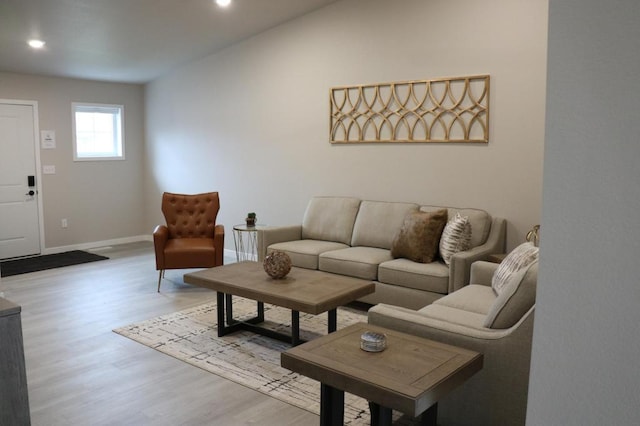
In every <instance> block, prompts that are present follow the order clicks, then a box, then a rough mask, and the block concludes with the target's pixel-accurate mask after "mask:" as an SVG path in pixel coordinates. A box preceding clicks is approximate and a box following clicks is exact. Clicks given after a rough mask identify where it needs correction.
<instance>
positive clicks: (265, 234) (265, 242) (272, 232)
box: [258, 224, 302, 262]
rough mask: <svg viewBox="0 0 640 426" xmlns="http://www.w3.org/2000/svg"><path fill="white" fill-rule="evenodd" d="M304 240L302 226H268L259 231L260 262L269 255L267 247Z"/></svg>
mask: <svg viewBox="0 0 640 426" xmlns="http://www.w3.org/2000/svg"><path fill="white" fill-rule="evenodd" d="M301 239H302V224H300V225H289V226H266V227H264V228H260V229H259V230H258V262H262V261H263V260H264V258H265V256H266V255H267V247H269V246H270V245H271V244H276V243H284V242H286V241H298V240H301Z"/></svg>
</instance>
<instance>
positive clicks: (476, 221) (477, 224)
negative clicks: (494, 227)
mask: <svg viewBox="0 0 640 426" xmlns="http://www.w3.org/2000/svg"><path fill="white" fill-rule="evenodd" d="M443 208H447V209H448V210H449V217H454V216H455V215H456V213H460V216H462V217H465V216H466V217H468V218H469V223H470V224H471V245H470V247H469V248H474V247H477V246H479V245H482V244H484V243H485V242H486V241H487V238H488V237H489V233H490V232H491V222H492V221H493V219H492V218H491V215H490V214H489V213H487V212H486V211H484V210H480V209H467V208H465V209H459V208H454V207H437V206H422V207H420V210H421V211H424V212H430V211H434V210H439V209H443Z"/></svg>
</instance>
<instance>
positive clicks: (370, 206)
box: [351, 201, 418, 249]
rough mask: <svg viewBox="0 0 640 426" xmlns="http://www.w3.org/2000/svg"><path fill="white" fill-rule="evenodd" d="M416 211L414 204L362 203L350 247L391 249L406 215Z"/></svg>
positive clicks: (416, 207) (416, 206)
mask: <svg viewBox="0 0 640 426" xmlns="http://www.w3.org/2000/svg"><path fill="white" fill-rule="evenodd" d="M412 211H418V205H417V204H414V203H393V202H385V201H362V202H361V203H360V208H359V209H358V216H357V217H356V222H355V225H354V227H353V237H352V239H351V245H352V246H354V247H356V246H365V247H377V248H382V249H391V244H392V243H393V239H394V238H395V236H396V234H397V233H398V231H399V229H400V228H401V227H402V223H403V222H404V218H405V217H406V215H407V213H409V212H412Z"/></svg>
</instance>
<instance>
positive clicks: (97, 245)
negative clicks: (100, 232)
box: [42, 235, 236, 262]
mask: <svg viewBox="0 0 640 426" xmlns="http://www.w3.org/2000/svg"><path fill="white" fill-rule="evenodd" d="M140 241H151V242H153V236H152V235H136V236H134V237H125V238H115V239H113V240H104V241H93V242H90V243H82V244H72V245H68V246H60V247H50V248H46V249H45V250H44V252H43V253H42V254H56V253H63V252H65V251H71V250H87V251H93V252H96V251H100V250H101V249H107V248H110V246H113V245H117V244H127V243H137V242H140ZM224 256H225V257H226V258H228V259H233V261H234V262H235V261H236V251H235V250H231V249H224Z"/></svg>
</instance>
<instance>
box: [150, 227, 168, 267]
mask: <svg viewBox="0 0 640 426" xmlns="http://www.w3.org/2000/svg"><path fill="white" fill-rule="evenodd" d="M167 240H169V228H167V227H166V226H165V225H158V226H156V227H155V229H154V230H153V248H154V250H155V252H156V270H157V271H159V270H161V269H164V246H165V245H166V244H167Z"/></svg>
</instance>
